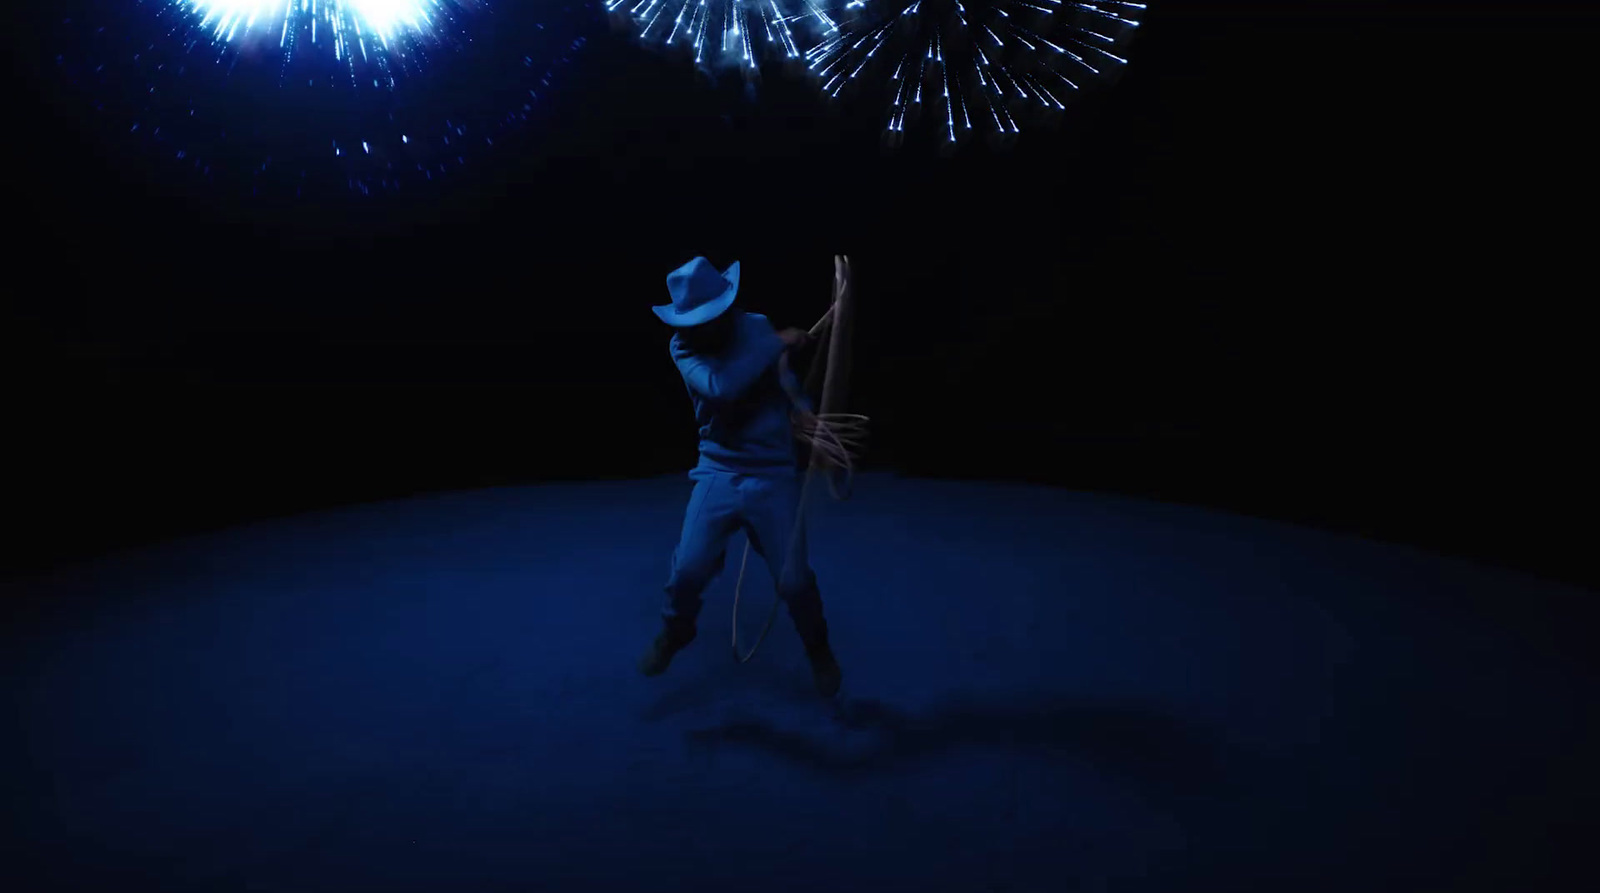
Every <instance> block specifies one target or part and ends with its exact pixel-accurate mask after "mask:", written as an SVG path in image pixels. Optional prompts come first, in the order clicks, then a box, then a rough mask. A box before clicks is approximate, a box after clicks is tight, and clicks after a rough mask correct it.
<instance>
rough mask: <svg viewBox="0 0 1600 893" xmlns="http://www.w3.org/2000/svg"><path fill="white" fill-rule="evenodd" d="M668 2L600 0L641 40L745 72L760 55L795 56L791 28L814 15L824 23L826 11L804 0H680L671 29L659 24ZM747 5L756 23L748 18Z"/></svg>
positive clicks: (699, 62)
mask: <svg viewBox="0 0 1600 893" xmlns="http://www.w3.org/2000/svg"><path fill="white" fill-rule="evenodd" d="M673 2H674V0H605V6H606V11H607V12H608V13H611V14H613V15H615V16H626V17H627V18H629V19H632V20H633V22H634V26H635V27H637V28H638V33H639V39H640V41H642V42H644V43H646V44H664V45H666V46H668V47H673V46H684V45H687V47H688V48H689V49H690V50H691V51H692V52H693V54H694V61H695V64H696V65H705V66H717V67H728V68H732V67H739V68H742V69H745V70H747V71H754V70H756V69H757V68H759V67H760V65H761V58H762V56H763V54H769V55H776V56H778V57H780V58H788V59H797V58H799V57H800V56H801V51H800V43H799V41H798V40H797V39H796V38H795V35H794V26H796V25H797V24H799V23H801V22H803V21H805V20H807V19H810V18H813V17H814V18H817V19H818V20H819V21H820V22H825V21H826V16H825V13H823V12H822V11H821V10H820V9H819V8H818V7H817V6H816V5H815V4H814V3H809V2H803V0H681V6H678V10H677V13H676V14H675V15H674V17H673V19H672V28H671V29H667V28H664V27H658V25H659V23H660V21H661V14H662V11H663V8H664V7H665V6H666V5H667V4H668V3H673ZM674 5H677V4H676V3H674ZM752 9H753V10H754V11H755V14H756V15H758V16H759V17H760V21H761V24H760V26H759V27H757V26H755V25H754V24H753V23H752V21H751V18H752V15H751V12H752Z"/></svg>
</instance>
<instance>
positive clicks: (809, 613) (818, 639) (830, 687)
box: [789, 590, 843, 698]
mask: <svg viewBox="0 0 1600 893" xmlns="http://www.w3.org/2000/svg"><path fill="white" fill-rule="evenodd" d="M789 616H790V617H791V618H793V619H794V628H795V631H796V632H798V633H799V634H800V642H801V643H802V644H804V645H805V648H806V658H807V659H808V660H810V661H811V679H812V681H813V682H815V683H816V684H817V694H820V695H822V696H823V697H824V698H831V697H833V696H834V695H836V694H838V693H839V682H840V679H841V678H842V676H843V674H842V673H841V672H840V671H839V661H838V660H836V659H835V658H834V656H833V648H832V647H830V646H829V645H828V621H826V620H824V619H823V617H822V598H821V597H820V596H819V595H818V594H817V593H816V591H815V590H812V591H811V592H809V593H806V594H805V595H802V596H796V597H794V598H791V599H790V600H789Z"/></svg>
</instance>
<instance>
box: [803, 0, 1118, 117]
mask: <svg viewBox="0 0 1600 893" xmlns="http://www.w3.org/2000/svg"><path fill="white" fill-rule="evenodd" d="M1144 10H1145V4H1143V3H1132V2H1121V0H1083V2H1073V0H850V2H848V3H847V4H846V5H845V6H844V7H843V8H839V9H836V10H834V11H831V12H825V11H820V10H818V11H813V14H812V16H811V19H812V21H813V22H814V23H815V25H816V26H818V27H820V28H821V31H822V33H821V39H820V41H819V42H817V43H816V44H814V45H813V46H812V47H811V48H810V49H808V50H807V51H806V54H805V59H806V66H807V68H809V69H810V71H811V73H812V74H813V75H814V76H815V77H816V78H817V79H818V80H819V81H820V83H821V85H822V89H823V91H824V92H825V93H826V94H828V95H829V96H831V97H841V96H843V95H844V94H846V93H849V92H856V93H864V94H865V93H872V92H873V91H876V92H877V93H878V94H879V95H880V96H885V94H886V96H885V99H886V101H887V105H888V115H887V123H886V129H887V133H888V135H890V136H891V138H894V139H898V138H899V137H900V135H901V134H903V133H904V132H905V130H906V128H907V126H908V124H911V123H914V122H915V120H916V119H918V118H929V119H931V120H933V121H936V122H937V126H938V128H939V130H940V131H942V134H941V135H942V137H943V138H944V140H945V141H947V142H949V143H954V142H957V141H958V140H960V139H961V138H962V137H963V136H965V135H968V134H970V133H973V132H981V131H988V132H991V133H994V134H996V135H999V136H1002V137H1010V136H1014V135H1016V134H1018V133H1020V132H1021V130H1022V120H1023V119H1024V118H1027V117H1029V116H1033V115H1037V114H1040V113H1043V114H1049V113H1052V112H1059V111H1061V110H1063V109H1065V108H1066V107H1067V104H1068V103H1069V102H1071V101H1072V99H1073V98H1074V97H1075V96H1077V95H1078V94H1080V93H1081V92H1082V91H1083V90H1084V89H1086V88H1087V87H1089V86H1091V85H1092V84H1095V83H1098V82H1103V81H1107V80H1109V79H1111V78H1113V77H1115V76H1116V75H1117V74H1119V73H1120V72H1121V70H1122V69H1123V68H1124V67H1125V66H1126V65H1127V59H1126V57H1125V56H1124V54H1123V51H1122V46H1123V45H1124V44H1126V43H1127V42H1128V41H1129V40H1130V39H1131V37H1132V35H1133V34H1134V32H1135V31H1136V29H1137V28H1138V27H1139V20H1138V17H1139V16H1140V15H1141V14H1142V13H1143V12H1144Z"/></svg>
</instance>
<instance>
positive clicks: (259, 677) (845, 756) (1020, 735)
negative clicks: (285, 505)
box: [3, 476, 1600, 893]
mask: <svg viewBox="0 0 1600 893" xmlns="http://www.w3.org/2000/svg"><path fill="white" fill-rule="evenodd" d="M689 487H690V482H689V481H688V480H687V479H685V478H683V477H681V476H673V477H671V478H667V479H654V480H647V481H635V482H611V483H594V484H573V485H559V486H544V487H528V488H515V489H499V490H485V491H476V492H465V493H454V494H445V495H438V496H426V497H419V498H414V499H410V500H406V501H400V502H392V503H385V504H377V505H369V506H360V507H354V508H349V509H344V510H338V511H332V512H327V513H322V514H316V515H306V516H300V517H295V518H287V519H281V520H276V521H271V522H265V523H261V524H257V525H253V526H249V527H244V528H239V529H235V530H231V531H227V532H223V533H219V534H213V535H207V536H203V537H196V538H191V539H187V540H182V541H178V542H173V543H170V544H167V545H164V546H161V547H158V548H153V549H147V550H142V551H138V552H130V553H124V554H120V555H115V556H110V557H107V558H105V559H102V560H100V561H97V562H95V563H93V564H92V565H87V566H84V567H81V568H77V569H73V570H71V571H64V572H59V573H56V574H53V575H51V576H48V577H41V578H35V579H31V580H27V581H23V582H12V583H7V584H5V585H6V587H7V589H8V590H9V591H8V592H7V600H8V602H9V604H10V605H11V606H12V607H13V610H14V616H13V623H11V624H9V629H8V632H7V635H6V641H5V643H4V651H3V655H4V661H5V674H4V685H5V698H6V703H7V707H8V708H9V709H8V714H9V716H10V718H11V720H12V722H13V723H14V725H13V726H12V727H11V729H10V730H9V731H8V733H7V734H6V735H5V736H3V741H4V744H3V747H4V748H5V761H4V763H5V766H6V767H7V770H8V771H7V772H6V776H7V777H6V797H5V804H6V813H7V821H8V824H9V825H10V826H11V827H10V828H9V830H8V831H7V834H6V837H7V839H8V841H9V842H10V843H11V845H12V846H11V847H10V848H9V849H10V852H9V853H8V855H7V858H6V863H7V866H6V869H5V873H6V875H9V876H11V877H14V878H17V879H18V880H17V881H16V882H10V883H6V884H5V886H6V888H7V889H11V890H28V891H46V890H115V889H160V890H163V891H168V893H177V891H206V893H218V891H232V890H240V891H243V890H249V891H283V893H307V891H337V893H356V891H369V890H370V891H423V890H430V891H431V890H440V891H443V890H449V891H512V890H517V891H523V890H526V891H556V890H568V889H572V890H599V889H631V890H650V891H667V890H685V891H695V893H711V891H722V890H727V891H735V890H737V891H741V893H744V891H751V890H758V891H762V893H778V891H790V890H793V891H817V890H833V891H853V890H863V891H875V893H877V891H885V890H906V891H946V890H948V891H983V893H990V891H1011V893H1029V891H1040V893H1046V891H1048V893H1060V891H1076V890H1095V891H1098V890H1117V891H1122V890H1175V889H1196V890H1199V889H1205V890H1261V891H1274V893H1283V891H1304V890H1311V889H1315V890H1330V891H1332V890H1337V891H1352V890H1363V891H1372V890H1397V891H1407V893H1415V891H1422V890H1429V891H1437V890H1456V889H1462V890H1466V889H1471V890H1479V889H1483V890H1493V889H1498V890H1518V891H1522V890H1534V889H1542V888H1548V886H1549V885H1550V884H1552V883H1553V882H1555V880H1556V879H1557V878H1562V879H1572V878H1576V877H1581V876H1583V875H1585V874H1587V873H1588V871H1587V870H1586V869H1582V870H1580V867H1579V866H1578V864H1577V863H1576V859H1577V858H1578V856H1579V855H1580V853H1579V849H1580V847H1586V846H1587V841H1588V840H1589V834H1588V833H1587V832H1588V831H1589V830H1590V827H1591V825H1592V824H1593V823H1592V821H1591V815H1592V813H1593V811H1594V809H1595V805H1596V803H1597V799H1596V794H1597V792H1600V785H1597V784H1596V781H1597V779H1596V771H1595V769H1594V765H1593V763H1594V755H1595V754H1596V753H1600V743H1597V740H1596V738H1597V735H1596V731H1597V726H1596V722H1595V719H1596V698H1595V689H1594V686H1593V681H1594V679H1593V673H1592V663H1591V661H1590V658H1589V657H1588V656H1587V646H1588V645H1589V644H1590V640H1591V639H1592V627H1590V626H1588V625H1586V624H1583V623H1580V622H1578V620H1577V618H1578V617H1580V616H1581V615H1586V614H1588V613H1590V611H1589V608H1590V606H1591V602H1592V599H1593V598H1594V597H1595V594H1593V593H1590V592H1587V591H1584V590H1580V589H1575V588H1568V587H1563V586H1560V585H1557V584H1552V583H1546V582H1541V581H1538V580H1534V579H1531V578H1527V577H1522V576H1518V575H1515V574H1512V573H1509V572H1502V571H1497V570H1491V569H1485V568H1480V567H1476V566H1473V565H1471V564H1468V563H1465V562H1458V561H1453V560H1446V559H1441V558H1436V557H1433V556H1429V555H1426V554H1423V553H1420V552H1414V551H1411V550H1408V549H1405V548H1400V547H1395V546H1387V545H1380V544H1376V543H1370V542H1366V541H1362V540H1359V539H1355V538H1350V537H1338V536H1331V535H1327V534H1322V533H1318V532H1313V531H1309V530H1304V529H1299V528H1295V527H1291V526H1287V525H1282V524H1276V523H1271V522H1265V521H1257V520H1251V519H1245V518H1239V517H1235V516H1230V515H1224V514H1218V513H1212V512H1207V511H1203V510H1198V509H1192V508H1183V507H1175V506H1168V505H1161V504H1155V503H1148V502H1140V501H1135V500H1128V499H1120V498H1114V497H1108V496H1097V495H1088V494H1082V493H1074V492H1068V491H1062V490H1049V489H1033V488H1027V487H1022V486H1001V485H990V484H970V483H936V482H927V481H914V480H908V479H901V478H895V477H888V476H867V477H864V478H862V479H860V480H859V481H858V483H857V488H856V490H857V494H856V497H855V498H854V499H853V500H851V501H850V502H847V503H839V504H836V503H831V502H828V501H826V500H825V499H821V500H818V501H816V502H814V503H813V506H814V510H813V512H812V516H811V518H812V522H811V523H812V531H811V539H812V553H813V564H814V566H815V568H816V570H817V573H818V576H819V578H820V581H821V585H822V588H823V595H824V598H825V600H826V604H827V611H828V615H829V618H830V621H831V623H832V626H833V630H834V643H835V647H836V650H837V652H838V655H839V659H840V662H841V663H842V665H843V667H844V671H845V684H844V691H843V692H842V693H841V695H840V697H839V698H838V699H837V701H835V702H827V701H823V700H822V699H820V698H818V697H817V696H816V695H815V693H814V692H813V691H812V690H811V684H810V679H809V676H808V673H807V670H806V666H805V661H804V657H803V655H802V653H801V651H800V647H799V642H798V639H797V638H796V636H795V634H794V631H793V629H792V628H791V627H790V626H789V624H788V620H787V618H786V617H780V619H779V625H778V626H777V627H776V628H775V631H774V633H773V635H772V636H771V638H770V639H769V640H768V642H767V644H766V645H765V646H764V648H763V650H762V652H761V653H760V654H759V655H758V656H757V657H756V659H755V661H754V662H753V663H751V664H749V665H747V666H738V665H736V664H735V662H734V660H733V658H732V656H731V653H730V649H729V647H728V632H729V630H728V625H729V610H728V609H729V606H730V601H731V595H732V588H733V576H734V574H735V573H736V571H737V567H738V564H737V562H738V551H737V549H738V545H737V543H738V541H736V546H735V550H734V551H733V552H732V553H731V554H730V556H729V572H728V573H726V574H725V575H724V577H723V578H722V579H721V580H719V581H718V582H717V583H716V584H714V585H713V587H712V589H711V591H710V592H709V593H708V602H709V604H708V607H707V610H706V613H705V615H704V617H703V619H702V630H701V636H700V638H699V640H698V641H696V642H695V644H694V645H693V646H692V647H691V648H690V649H689V650H688V651H686V652H684V653H683V654H682V655H680V657H679V659H678V661H677V662H676V663H675V664H674V665H673V667H672V669H671V670H670V671H669V672H668V673H667V674H666V675H665V676H663V677H660V678H659V679H645V678H643V677H641V676H639V675H638V673H637V671H636V669H635V668H634V662H635V660H636V658H637V657H638V655H639V653H640V652H641V650H642V649H643V648H644V646H645V645H646V644H647V642H648V640H649V639H650V638H651V636H653V634H654V633H655V629H656V625H657V623H658V620H657V610H658V608H659V599H660V587H661V584H662V583H663V581H664V578H665V575H666V571H667V562H668V558H669V553H670V551H671V548H672V546H673V543H674V542H675V539H676V536H677V531H678V525H679V520H680V518H681V513H682V511H683V508H684V502H685V499H686V497H687V495H688V492H689ZM752 567H753V568H755V569H756V571H757V574H758V576H757V577H756V579H757V581H758V584H762V585H758V586H757V587H755V589H754V590H753V591H754V592H755V593H756V594H757V595H758V596H759V597H760V598H759V600H758V601H757V602H756V604H758V605H760V606H761V607H762V608H764V607H765V598H766V594H767V592H769V591H770V588H769V581H768V580H767V578H766V576H765V573H764V568H762V567H761V566H760V565H757V564H754V563H753V564H752ZM760 616H761V612H760V611H756V612H752V613H751V615H750V616H748V617H746V618H744V619H745V622H746V623H748V624H750V625H751V628H752V630H753V628H754V626H755V625H756V624H757V623H758V621H759V619H760Z"/></svg>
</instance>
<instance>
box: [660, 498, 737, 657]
mask: <svg viewBox="0 0 1600 893" xmlns="http://www.w3.org/2000/svg"><path fill="white" fill-rule="evenodd" d="M694 479H695V485H694V492H693V493H691V494H690V496H689V507H688V509H687V510H686V511H685V512H684V517H683V531H682V533H681V534H680V535H679V537H678V547H677V548H676V549H675V550H673V553H672V570H671V573H669V574H668V576H667V585H666V587H665V589H666V602H665V604H664V605H663V606H662V609H661V616H662V617H663V618H664V619H665V620H666V621H667V622H668V623H678V624H683V625H688V626H692V625H694V622H695V620H696V618H698V617H699V616H700V606H701V603H702V602H701V593H703V592H705V588H706V587H707V586H709V585H710V584H711V581H712V580H714V579H716V577H717V574H719V573H721V572H722V566H723V564H724V561H725V559H726V556H727V551H728V539H729V538H730V537H731V536H732V535H733V533H734V531H735V530H737V529H738V528H739V500H738V494H737V493H736V492H735V491H734V488H733V484H732V482H731V478H730V476H729V475H726V474H721V473H718V472H699V471H696V473H695V474H694Z"/></svg>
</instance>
